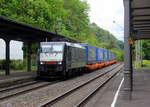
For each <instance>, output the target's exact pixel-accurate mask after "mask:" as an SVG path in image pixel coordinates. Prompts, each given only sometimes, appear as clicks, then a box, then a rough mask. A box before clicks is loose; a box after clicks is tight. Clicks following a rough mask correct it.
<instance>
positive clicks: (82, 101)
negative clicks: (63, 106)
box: [75, 67, 122, 107]
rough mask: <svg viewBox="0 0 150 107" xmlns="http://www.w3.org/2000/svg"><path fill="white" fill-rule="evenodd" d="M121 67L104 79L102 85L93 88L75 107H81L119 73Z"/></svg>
mask: <svg viewBox="0 0 150 107" xmlns="http://www.w3.org/2000/svg"><path fill="white" fill-rule="evenodd" d="M121 69H122V67H121V68H120V69H119V70H118V71H117V72H115V73H114V74H112V75H111V76H110V77H109V78H108V79H106V80H105V81H104V82H103V83H102V84H100V85H99V86H98V87H97V88H95V89H94V90H93V91H92V92H91V93H89V94H88V95H87V96H86V97H85V98H84V99H83V100H81V101H80V102H79V103H78V104H77V105H76V106H75V107H83V106H84V105H85V104H86V103H87V102H88V101H89V100H90V99H91V98H92V97H93V96H94V95H95V94H96V93H97V92H98V91H99V90H100V89H101V88H102V87H103V86H105V84H106V83H108V82H109V81H110V80H111V79H112V78H113V77H114V76H115V75H116V74H117V73H118V72H120V71H121Z"/></svg>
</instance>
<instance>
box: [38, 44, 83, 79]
mask: <svg viewBox="0 0 150 107" xmlns="http://www.w3.org/2000/svg"><path fill="white" fill-rule="evenodd" d="M38 54H39V55H38V56H39V58H38V70H37V75H38V77H53V76H54V77H56V76H63V77H66V76H68V75H69V74H70V73H72V72H76V71H81V69H82V68H83V67H84V66H85V65H86V56H85V48H84V47H83V46H81V45H79V44H76V43H70V42H41V43H40V49H39V52H38Z"/></svg>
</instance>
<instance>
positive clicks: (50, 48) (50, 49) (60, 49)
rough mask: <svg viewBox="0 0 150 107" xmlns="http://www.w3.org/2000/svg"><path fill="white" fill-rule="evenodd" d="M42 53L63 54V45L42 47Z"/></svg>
mask: <svg viewBox="0 0 150 107" xmlns="http://www.w3.org/2000/svg"><path fill="white" fill-rule="evenodd" d="M41 51H42V52H43V53H47V52H63V45H43V46H42V47H41Z"/></svg>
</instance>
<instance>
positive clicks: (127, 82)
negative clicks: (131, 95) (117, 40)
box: [124, 0, 133, 91]
mask: <svg viewBox="0 0 150 107" xmlns="http://www.w3.org/2000/svg"><path fill="white" fill-rule="evenodd" d="M130 2H131V1H130V0H124V7H125V9H124V10H125V17H124V90H125V91H132V88H133V86H132V82H133V80H132V78H133V77H132V76H133V75H132V56H131V44H129V40H128V39H129V36H130V35H131V33H130V5H131V4H130Z"/></svg>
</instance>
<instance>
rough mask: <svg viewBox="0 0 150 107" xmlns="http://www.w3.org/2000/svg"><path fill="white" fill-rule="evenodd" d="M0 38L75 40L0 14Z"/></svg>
mask: <svg viewBox="0 0 150 107" xmlns="http://www.w3.org/2000/svg"><path fill="white" fill-rule="evenodd" d="M0 38H3V39H9V40H17V41H23V42H42V41H46V40H48V41H68V42H77V41H75V40H72V39H70V38H67V37H65V36H62V35H59V34H56V33H52V32H49V31H47V30H43V29H40V28H37V27H33V26H31V25H29V24H25V23H22V22H17V21H14V20H11V19H8V18H5V17H2V16H0Z"/></svg>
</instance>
